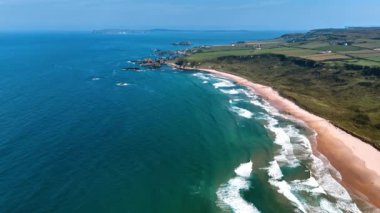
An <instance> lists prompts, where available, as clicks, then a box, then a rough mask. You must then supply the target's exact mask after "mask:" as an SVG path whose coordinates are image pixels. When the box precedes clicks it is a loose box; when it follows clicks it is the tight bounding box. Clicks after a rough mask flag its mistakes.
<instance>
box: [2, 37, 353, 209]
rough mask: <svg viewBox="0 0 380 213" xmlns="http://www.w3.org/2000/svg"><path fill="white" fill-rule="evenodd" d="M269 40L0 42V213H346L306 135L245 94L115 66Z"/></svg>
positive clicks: (168, 73)
mask: <svg viewBox="0 0 380 213" xmlns="http://www.w3.org/2000/svg"><path fill="white" fill-rule="evenodd" d="M280 34H281V32H154V33H146V34H131V35H124V36H116V35H94V34H90V33H3V34H0V71H1V74H2V75H1V78H0V99H1V102H0V190H1V194H0V212H258V211H260V212H322V211H325V212H339V211H342V212H358V211H359V209H358V208H357V206H356V205H355V204H354V203H353V202H352V200H351V197H350V195H349V194H348V193H347V191H346V190H345V189H344V188H343V187H342V186H340V184H339V183H338V182H337V181H335V179H334V178H333V177H332V174H333V175H334V177H338V178H339V174H337V173H335V172H334V170H333V169H331V167H330V166H329V165H328V162H327V161H325V160H323V158H318V157H321V156H318V157H317V156H315V155H314V154H312V152H311V144H310V142H309V137H312V135H313V133H312V132H311V131H309V130H307V129H305V128H304V127H302V125H301V124H298V123H297V122H295V121H292V120H291V119H289V118H286V117H285V116H283V115H281V114H280V113H279V112H278V111H277V110H276V109H274V108H272V107H271V106H270V105H268V104H267V103H266V102H265V101H263V100H261V99H260V98H259V97H257V96H256V95H255V94H253V93H252V92H250V91H248V90H247V89H245V88H243V87H240V86H238V85H236V84H234V83H233V82H231V81H228V80H226V79H222V78H219V77H217V76H213V75H209V74H205V73H201V72H182V71H179V70H173V69H171V68H170V67H163V68H161V69H159V70H142V71H141V72H127V71H123V70H122V68H123V67H126V66H131V64H130V62H129V61H130V60H136V59H141V58H145V57H151V56H152V50H153V49H156V48H158V49H167V50H168V49H174V48H179V47H173V46H171V45H170V44H171V43H173V42H177V41H182V40H191V41H193V42H194V43H195V45H202V44H224V43H231V42H234V41H238V40H254V39H263V38H273V37H276V36H279V35H280ZM321 159H322V160H321Z"/></svg>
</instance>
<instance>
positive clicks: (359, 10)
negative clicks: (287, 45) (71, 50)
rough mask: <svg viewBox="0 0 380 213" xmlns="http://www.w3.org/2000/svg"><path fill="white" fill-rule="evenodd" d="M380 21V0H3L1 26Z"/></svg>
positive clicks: (234, 26)
mask: <svg viewBox="0 0 380 213" xmlns="http://www.w3.org/2000/svg"><path fill="white" fill-rule="evenodd" d="M346 26H380V0H0V30H92V29H106V28H107V29H109V28H123V29H152V28H170V29H193V30H206V29H208V30H240V29H246V30H309V29H316V28H327V27H346Z"/></svg>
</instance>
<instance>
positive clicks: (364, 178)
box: [171, 64, 380, 208]
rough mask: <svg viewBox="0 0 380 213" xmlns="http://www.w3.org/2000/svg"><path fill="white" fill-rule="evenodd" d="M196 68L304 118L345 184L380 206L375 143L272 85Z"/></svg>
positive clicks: (379, 163) (378, 154)
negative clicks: (310, 109)
mask: <svg viewBox="0 0 380 213" xmlns="http://www.w3.org/2000/svg"><path fill="white" fill-rule="evenodd" d="M171 65H172V66H175V65H174V64H171ZM189 69H192V68H189ZM195 70H200V71H204V72H208V73H212V74H215V75H217V76H220V77H224V78H228V79H230V80H232V81H234V82H236V83H237V84H239V85H242V86H245V87H247V88H250V89H252V90H253V91H254V92H255V93H256V94H257V95H259V96H261V97H263V98H264V99H266V100H267V101H268V102H269V103H270V104H272V105H273V106H274V107H276V108H277V109H279V110H280V111H282V112H284V113H287V114H289V115H291V116H292V117H294V118H296V119H299V120H301V121H303V122H304V123H305V124H306V125H307V126H308V127H309V128H311V129H313V130H314V131H315V132H316V133H317V136H316V140H317V141H316V149H317V150H318V151H319V152H320V153H322V154H323V155H324V156H326V157H327V159H328V160H329V161H330V163H331V164H332V165H333V166H334V167H335V168H336V169H337V170H338V171H339V172H340V174H341V176H342V184H343V185H344V186H345V187H346V188H348V189H349V190H350V191H351V192H353V193H355V195H356V196H359V197H360V198H362V199H363V200H366V201H367V202H369V203H371V204H373V205H374V206H376V207H377V208H380V152H379V151H378V150H376V149H375V148H374V147H372V146H371V145H369V144H367V143H365V142H363V141H361V140H360V139H358V138H356V137H354V136H352V135H350V134H348V133H347V132H345V131H343V130H341V129H339V128H337V127H336V126H334V125H332V124H331V123H330V122H329V121H328V120H326V119H324V118H321V117H318V116H316V115H314V114H312V113H310V112H308V111H306V110H304V109H302V108H300V107H299V106H297V105H296V104H295V103H293V102H292V101H290V100H288V99H286V98H283V97H281V96H280V95H279V93H278V92H277V91H275V90H273V89H272V88H271V87H268V86H264V85H261V84H256V83H253V82H251V81H249V80H247V79H245V78H242V77H239V76H236V75H233V74H229V73H226V72H221V71H217V70H213V69H204V68H196V69H195Z"/></svg>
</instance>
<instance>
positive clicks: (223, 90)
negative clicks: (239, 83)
mask: <svg viewBox="0 0 380 213" xmlns="http://www.w3.org/2000/svg"><path fill="white" fill-rule="evenodd" d="M220 91H221V92H223V93H225V94H230V95H237V94H239V93H241V91H240V90H239V89H230V90H226V89H221V90H220Z"/></svg>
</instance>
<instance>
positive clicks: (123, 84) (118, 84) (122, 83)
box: [116, 82, 129, 87]
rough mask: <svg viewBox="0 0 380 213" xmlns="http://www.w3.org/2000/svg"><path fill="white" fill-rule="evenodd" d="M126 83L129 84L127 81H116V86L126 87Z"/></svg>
mask: <svg viewBox="0 0 380 213" xmlns="http://www.w3.org/2000/svg"><path fill="white" fill-rule="evenodd" d="M128 85H129V84H128V83H124V82H119V83H116V86H118V87H126V86H128Z"/></svg>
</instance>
